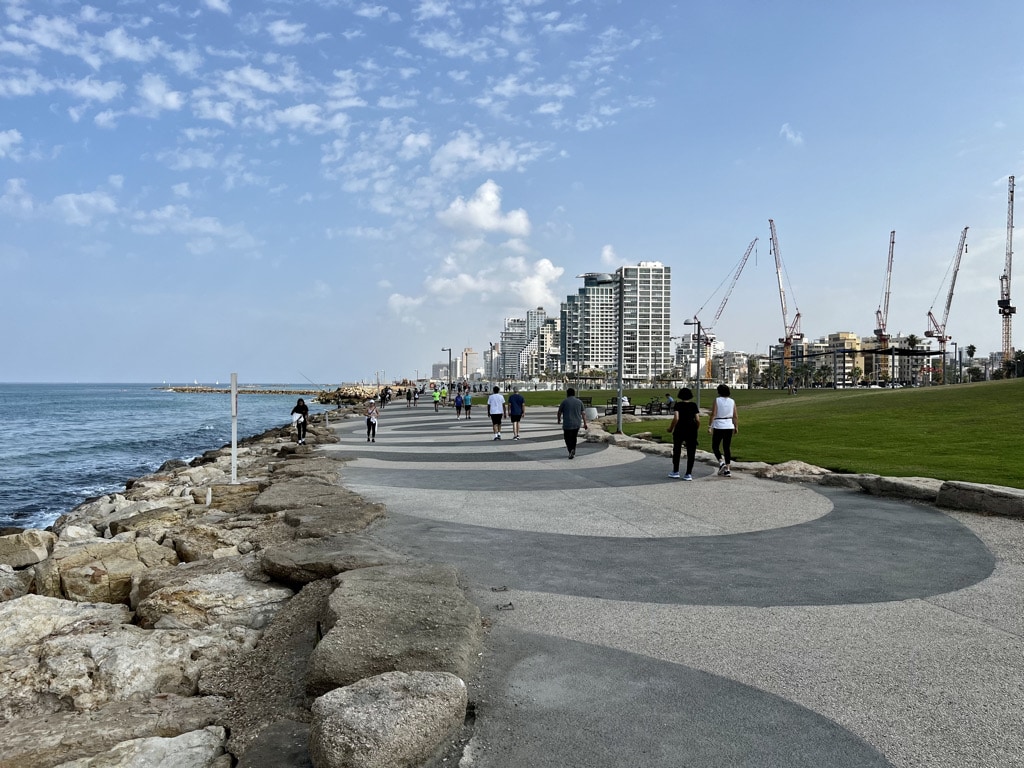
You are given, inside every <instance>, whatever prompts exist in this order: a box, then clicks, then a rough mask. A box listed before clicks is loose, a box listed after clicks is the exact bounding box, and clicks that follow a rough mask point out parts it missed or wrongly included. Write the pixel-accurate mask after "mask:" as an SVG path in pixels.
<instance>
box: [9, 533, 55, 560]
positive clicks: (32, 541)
mask: <svg viewBox="0 0 1024 768" xmlns="http://www.w3.org/2000/svg"><path fill="white" fill-rule="evenodd" d="M56 541H57V537H56V536H55V535H54V534H52V533H50V532H49V531H40V530H36V529H35V528H30V529H28V530H26V531H21V532H20V533H15V534H11V535H9V536H0V564H3V565H9V566H11V567H12V568H24V567H25V566H27V565H35V564H36V563H39V562H42V561H43V560H45V559H46V558H47V557H49V556H50V552H52V551H53V545H54V543H55V542H56Z"/></svg>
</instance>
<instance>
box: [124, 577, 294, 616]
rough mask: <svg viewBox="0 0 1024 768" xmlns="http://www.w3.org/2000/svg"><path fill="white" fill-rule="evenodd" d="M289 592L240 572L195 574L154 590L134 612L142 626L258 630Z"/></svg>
mask: <svg viewBox="0 0 1024 768" xmlns="http://www.w3.org/2000/svg"><path fill="white" fill-rule="evenodd" d="M293 594H294V593H293V592H292V590H290V589H288V588H286V587H281V586H273V585H269V584H261V583H258V582H253V581H250V580H248V579H247V578H246V577H245V576H244V575H242V574H241V573H236V572H226V573H221V574H212V575H199V576H196V577H195V578H192V579H190V580H188V581H187V582H185V583H184V584H180V585H172V586H167V587H162V588H160V589H158V590H156V591H155V592H153V593H152V594H150V595H148V596H147V597H146V598H145V599H143V600H142V601H141V602H139V604H138V608H137V610H136V613H137V616H138V620H139V623H140V624H141V626H143V627H146V628H153V627H156V628H158V629H159V628H170V627H189V628H203V627H211V626H222V627H225V628H232V627H241V628H243V629H251V630H260V629H263V628H264V627H265V626H266V625H267V622H269V621H270V619H271V617H273V615H274V614H275V613H276V612H277V611H278V610H280V608H281V604H282V603H283V602H284V601H286V600H288V598H290V597H291V596H292V595H293Z"/></svg>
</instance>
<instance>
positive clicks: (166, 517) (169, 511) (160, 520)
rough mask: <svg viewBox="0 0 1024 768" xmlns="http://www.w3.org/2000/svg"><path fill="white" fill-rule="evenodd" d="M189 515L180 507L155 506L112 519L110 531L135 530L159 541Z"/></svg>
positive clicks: (117, 532)
mask: <svg viewBox="0 0 1024 768" xmlns="http://www.w3.org/2000/svg"><path fill="white" fill-rule="evenodd" d="M188 517H189V511H188V510H186V509H183V508H180V507H178V508H175V507H155V508H154V509H148V510H146V511H145V512H140V513H139V514H137V515H132V516H131V517H124V518H121V519H120V520H113V521H111V523H110V533H111V534H113V535H114V536H116V535H118V534H121V533H125V532H127V531H135V532H136V533H137V534H138V535H140V536H145V537H146V538H148V539H152V540H153V541H155V542H158V543H159V542H160V541H161V540H162V539H163V538H164V536H165V535H167V532H168V531H169V530H170V529H172V528H174V527H175V526H178V525H181V524H182V523H183V522H184V521H186V520H188ZM66 533H67V530H66V529H65V533H64V534H62V535H61V539H64V538H66Z"/></svg>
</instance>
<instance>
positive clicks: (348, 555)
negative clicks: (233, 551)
mask: <svg viewBox="0 0 1024 768" xmlns="http://www.w3.org/2000/svg"><path fill="white" fill-rule="evenodd" d="M405 559H406V558H405V557H403V556H401V555H399V554H397V553H396V552H392V551H391V550H389V549H385V548H384V547H381V546H380V545H378V544H375V543H374V542H372V541H370V540H368V539H366V538H363V537H361V536H347V535H339V536H331V537H329V538H323V539H319V538H317V539H299V540H298V541H292V542H287V543H285V544H281V545H279V546H276V547H271V548H269V549H267V550H265V551H264V552H262V553H261V556H260V565H261V567H262V568H263V571H264V573H266V574H267V575H268V576H270V577H271V578H272V579H274V580H276V581H280V582H283V583H284V584H289V585H302V584H308V583H309V582H311V581H316V580H318V579H325V578H330V577H331V576H336V575H337V574H339V573H342V572H344V571H351V570H355V569H357V568H368V567H371V566H375V565H387V564H392V563H400V562H404V561H405Z"/></svg>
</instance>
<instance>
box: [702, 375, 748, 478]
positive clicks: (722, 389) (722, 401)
mask: <svg viewBox="0 0 1024 768" xmlns="http://www.w3.org/2000/svg"><path fill="white" fill-rule="evenodd" d="M730 394H731V393H730V390H729V386H728V385H727V384H719V385H718V397H716V398H715V404H714V405H713V406H711V424H710V425H709V426H708V432H710V433H711V450H712V451H713V452H714V454H715V458H716V459H718V474H720V475H722V476H724V477H729V476H730V475H732V471H731V469H730V465H731V464H732V436H733V435H734V434H736V433H737V432H739V431H740V430H739V423H738V422H737V420H736V401H735V400H733V399H732V398H731V397H730V396H729V395H730ZM723 453H724V458H723Z"/></svg>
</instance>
